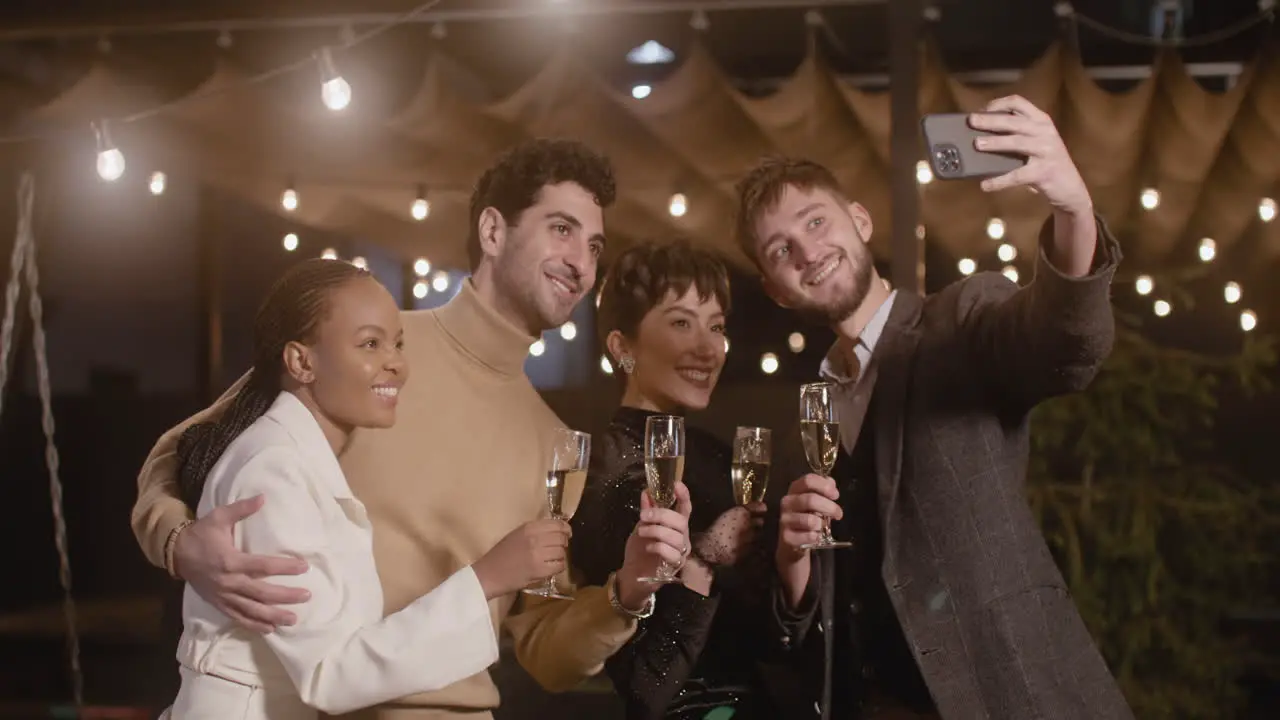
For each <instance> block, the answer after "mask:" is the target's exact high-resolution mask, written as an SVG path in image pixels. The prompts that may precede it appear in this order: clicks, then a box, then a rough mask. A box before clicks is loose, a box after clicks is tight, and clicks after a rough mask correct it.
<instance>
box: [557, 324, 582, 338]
mask: <svg viewBox="0 0 1280 720" xmlns="http://www.w3.org/2000/svg"><path fill="white" fill-rule="evenodd" d="M560 337H562V338H564V339H565V340H573V339H574V338H576V337H578V326H577V325H575V324H574V322H573V321H572V320H570V321H569V322H567V323H565V324H563V325H561V326H560Z"/></svg>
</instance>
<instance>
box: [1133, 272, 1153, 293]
mask: <svg viewBox="0 0 1280 720" xmlns="http://www.w3.org/2000/svg"><path fill="white" fill-rule="evenodd" d="M1155 289H1156V283H1155V281H1154V280H1152V279H1151V276H1150V275H1139V276H1138V278H1137V279H1136V280H1134V281H1133V291H1134V292H1136V293H1138V294H1139V295H1150V294H1151V291H1152V290H1155Z"/></svg>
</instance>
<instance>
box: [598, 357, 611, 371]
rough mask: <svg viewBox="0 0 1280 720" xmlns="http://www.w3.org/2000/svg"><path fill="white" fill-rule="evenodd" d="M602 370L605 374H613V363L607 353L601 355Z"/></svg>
mask: <svg viewBox="0 0 1280 720" xmlns="http://www.w3.org/2000/svg"><path fill="white" fill-rule="evenodd" d="M600 372H602V373H604V374H605V375H612V374H613V363H611V362H609V356H607V355H601V356H600Z"/></svg>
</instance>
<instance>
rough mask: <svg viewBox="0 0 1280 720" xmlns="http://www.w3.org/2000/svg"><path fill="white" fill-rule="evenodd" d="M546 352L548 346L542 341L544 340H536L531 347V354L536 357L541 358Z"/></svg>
mask: <svg viewBox="0 0 1280 720" xmlns="http://www.w3.org/2000/svg"><path fill="white" fill-rule="evenodd" d="M546 351H547V344H546V343H545V342H543V341H542V338H538V339H537V340H534V341H533V344H532V345H530V346H529V354H530V355H532V356H534V357H540V356H541V355H542V353H544V352H546Z"/></svg>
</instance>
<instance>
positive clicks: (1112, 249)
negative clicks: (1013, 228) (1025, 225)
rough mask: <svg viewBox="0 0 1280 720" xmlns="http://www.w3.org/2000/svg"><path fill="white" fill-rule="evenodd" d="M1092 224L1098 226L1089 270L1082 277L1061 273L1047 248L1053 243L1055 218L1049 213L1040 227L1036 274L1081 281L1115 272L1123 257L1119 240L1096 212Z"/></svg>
mask: <svg viewBox="0 0 1280 720" xmlns="http://www.w3.org/2000/svg"><path fill="white" fill-rule="evenodd" d="M1093 220H1094V224H1095V225H1096V226H1097V228H1098V237H1097V241H1096V243H1097V244H1096V245H1095V247H1094V251H1093V263H1092V264H1091V265H1090V267H1089V272H1088V273H1086V274H1085V275H1083V276H1082V277H1073V276H1070V275H1067V274H1065V273H1063V272H1062V271H1061V270H1059V269H1058V268H1057V267H1056V266H1055V265H1054V264H1053V263H1052V262H1051V261H1050V260H1049V251H1048V248H1049V247H1050V245H1052V243H1053V235H1054V227H1055V220H1054V216H1053V215H1050V216H1049V218H1048V219H1047V220H1045V222H1044V225H1042V226H1041V227H1040V242H1039V248H1038V249H1037V252H1036V256H1037V262H1036V276H1037V277H1043V276H1046V275H1047V276H1050V277H1052V278H1054V279H1055V280H1059V281H1062V282H1082V281H1088V280H1093V279H1096V278H1099V277H1104V276H1105V277H1107V278H1108V279H1109V278H1110V276H1111V275H1114V274H1115V271H1116V267H1117V266H1118V265H1119V264H1120V261H1121V260H1122V259H1124V255H1123V253H1121V252H1120V242H1119V241H1118V240H1116V237H1115V235H1114V234H1113V233H1112V232H1111V228H1109V227H1108V226H1107V222H1106V221H1105V220H1103V219H1102V216H1101V215H1098V214H1097V213H1095V214H1094V216H1093Z"/></svg>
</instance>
